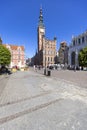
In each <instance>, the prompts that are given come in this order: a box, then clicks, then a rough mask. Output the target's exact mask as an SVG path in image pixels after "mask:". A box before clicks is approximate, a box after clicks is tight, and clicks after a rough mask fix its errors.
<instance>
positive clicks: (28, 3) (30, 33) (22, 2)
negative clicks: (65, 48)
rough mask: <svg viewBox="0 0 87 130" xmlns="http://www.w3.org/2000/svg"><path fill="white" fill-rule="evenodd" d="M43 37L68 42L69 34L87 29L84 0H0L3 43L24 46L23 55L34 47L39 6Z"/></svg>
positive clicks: (28, 56)
mask: <svg viewBox="0 0 87 130" xmlns="http://www.w3.org/2000/svg"><path fill="white" fill-rule="evenodd" d="M41 6H42V10H43V20H44V25H45V28H46V38H48V39H49V40H52V39H53V38H54V37H57V50H58V49H59V46H60V42H62V41H66V42H67V44H68V45H69V44H70V42H71V39H72V36H78V35H79V34H81V33H83V32H85V31H86V30H87V0H0V36H1V38H2V41H3V43H4V44H6V43H7V44H13V45H23V46H24V47H25V57H26V58H31V57H33V56H34V55H35V53H36V50H37V27H38V21H39V15H40V7H41Z"/></svg>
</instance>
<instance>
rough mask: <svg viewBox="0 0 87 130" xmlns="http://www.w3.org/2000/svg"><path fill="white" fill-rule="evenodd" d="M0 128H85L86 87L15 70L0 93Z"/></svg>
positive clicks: (18, 129) (6, 129)
mask: <svg viewBox="0 0 87 130" xmlns="http://www.w3.org/2000/svg"><path fill="white" fill-rule="evenodd" d="M0 130H87V90H86V88H80V87H79V86H75V85H74V84H73V83H70V82H67V81H63V80H61V79H58V78H56V77H46V76H44V75H42V74H39V73H37V72H33V71H26V72H17V73H14V74H12V75H11V76H10V78H9V81H8V83H7V84H6V86H5V88H4V91H3V92H2V94H1V96H0Z"/></svg>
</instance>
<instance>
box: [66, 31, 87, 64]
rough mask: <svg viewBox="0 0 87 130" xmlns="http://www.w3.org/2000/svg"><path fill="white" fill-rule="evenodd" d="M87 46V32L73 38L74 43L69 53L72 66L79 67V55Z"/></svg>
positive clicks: (69, 61) (69, 62)
mask: <svg viewBox="0 0 87 130" xmlns="http://www.w3.org/2000/svg"><path fill="white" fill-rule="evenodd" d="M86 46H87V31H86V32H84V33H82V34H80V35H78V36H76V37H73V38H72V43H71V45H70V47H69V52H68V64H69V65H70V66H79V62H78V54H79V52H80V51H81V50H82V49H83V48H85V47H86Z"/></svg>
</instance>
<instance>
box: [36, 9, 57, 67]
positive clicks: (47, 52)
mask: <svg viewBox="0 0 87 130" xmlns="http://www.w3.org/2000/svg"><path fill="white" fill-rule="evenodd" d="M37 39H38V52H37V57H38V60H37V61H38V65H42V66H45V67H46V66H49V65H50V64H54V63H55V56H56V38H55V37H54V39H53V40H49V39H47V38H46V37H45V26H44V23H43V15H42V8H40V16H39V24H38V29H37Z"/></svg>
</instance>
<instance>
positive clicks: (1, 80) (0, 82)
mask: <svg viewBox="0 0 87 130" xmlns="http://www.w3.org/2000/svg"><path fill="white" fill-rule="evenodd" d="M9 77H10V75H0V95H1V94H2V92H3V90H4V88H5V86H6V84H7V82H8V80H9Z"/></svg>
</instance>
